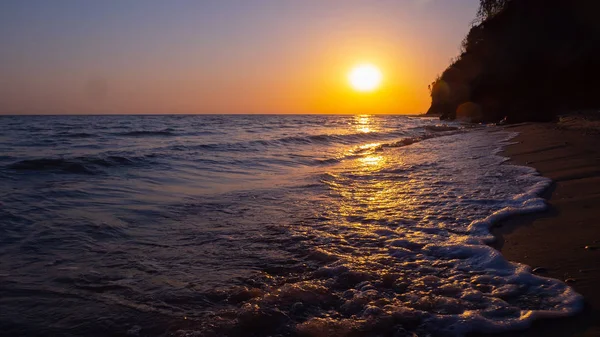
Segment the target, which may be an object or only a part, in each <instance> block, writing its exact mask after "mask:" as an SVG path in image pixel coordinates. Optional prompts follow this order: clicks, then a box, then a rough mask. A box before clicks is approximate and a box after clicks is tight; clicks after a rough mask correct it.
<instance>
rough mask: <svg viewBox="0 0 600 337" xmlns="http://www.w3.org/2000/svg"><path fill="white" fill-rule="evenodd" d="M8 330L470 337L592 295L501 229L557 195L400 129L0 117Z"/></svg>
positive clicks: (381, 123)
mask: <svg viewBox="0 0 600 337" xmlns="http://www.w3.org/2000/svg"><path fill="white" fill-rule="evenodd" d="M0 127H1V129H2V130H3V132H2V134H0V202H1V204H0V331H2V334H6V335H73V336H76V335H98V336H103V335H130V336H164V335H167V336H170V335H175V336H224V335H230V336H296V335H301V336H334V335H335V336H371V335H373V336H375V335H377V336H404V335H406V336H413V334H416V335H418V336H425V335H427V334H429V335H432V336H462V335H464V334H466V333H468V332H471V331H490V332H493V331H501V330H506V329H515V328H522V327H525V326H527V325H528V324H530V323H531V321H532V320H533V319H535V318H537V317H540V316H554V315H568V314H572V313H574V312H576V311H577V310H579V308H580V307H581V298H580V296H579V295H577V294H575V293H574V292H573V291H572V290H571V289H570V288H569V287H567V286H566V285H564V284H563V283H561V282H559V281H556V280H550V279H544V278H539V277H536V276H533V275H531V274H530V273H529V270H528V268H527V267H526V266H522V265H517V264H512V263H509V262H508V261H506V260H504V259H503V258H502V256H501V255H500V254H499V253H498V252H496V251H495V250H493V249H491V248H490V247H488V246H487V245H485V242H487V241H488V240H490V239H491V238H490V235H489V230H488V228H489V226H490V225H491V224H492V223H493V222H494V221H497V220H498V219H500V218H502V217H505V216H508V215H510V214H514V213H517V212H532V211H538V210H541V209H543V208H544V207H545V204H544V201H543V200H542V199H540V198H539V197H538V195H539V193H541V191H543V189H544V188H545V187H547V185H548V184H549V181H548V180H547V179H545V178H543V177H540V176H538V175H537V174H536V173H535V171H534V170H532V169H530V168H526V167H518V166H513V165H508V164H505V163H504V161H505V159H504V158H502V157H499V156H497V155H496V153H497V152H498V150H499V149H500V147H501V146H502V145H503V144H506V143H507V142H508V141H509V139H510V138H511V136H514V135H511V134H509V133H507V132H504V131H501V130H497V129H495V128H493V127H489V128H485V127H480V128H465V127H463V126H461V125H458V124H446V125H441V124H439V121H436V120H432V119H418V118H407V117H401V116H85V117H67V116H62V117H59V116H55V117H0Z"/></svg>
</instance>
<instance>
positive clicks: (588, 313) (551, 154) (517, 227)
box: [493, 123, 600, 337]
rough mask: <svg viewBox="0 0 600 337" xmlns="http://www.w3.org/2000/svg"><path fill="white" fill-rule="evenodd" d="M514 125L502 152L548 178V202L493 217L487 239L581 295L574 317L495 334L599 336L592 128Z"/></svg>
mask: <svg viewBox="0 0 600 337" xmlns="http://www.w3.org/2000/svg"><path fill="white" fill-rule="evenodd" d="M506 128H507V130H510V131H517V132H520V135H519V136H517V138H515V139H514V141H515V142H518V143H517V144H515V145H511V146H508V147H507V148H506V149H505V151H504V155H505V156H508V157H510V158H511V160H512V162H514V163H516V164H520V165H527V166H532V167H534V168H536V169H537V170H538V171H539V172H540V173H541V174H542V175H544V176H546V177H548V178H551V179H552V180H553V181H554V183H553V185H552V187H551V188H550V189H549V190H548V191H546V194H545V196H544V197H546V198H547V199H548V203H549V205H550V207H549V209H548V210H547V211H546V212H544V213H538V214H532V215H524V216H517V217H514V218H511V219H508V220H506V221H504V222H502V223H499V224H498V226H497V227H495V228H494V230H493V232H494V234H495V235H496V236H497V238H498V239H497V242H496V243H495V244H494V246H495V247H496V248H498V249H499V250H500V251H501V252H502V254H503V255H504V256H505V257H506V258H507V259H508V260H511V261H516V262H520V263H525V264H527V265H530V266H532V268H537V267H541V268H544V269H546V271H545V272H540V273H538V274H540V275H544V276H549V277H552V278H556V279H561V280H563V281H567V282H568V283H569V284H570V285H571V286H572V287H573V288H574V289H575V290H576V291H577V292H579V293H580V294H582V295H583V296H584V297H585V300H586V306H585V310H584V311H583V312H582V313H581V314H579V315H578V316H576V317H571V318H565V319H552V320H542V321H538V322H536V323H535V324H534V326H533V327H532V328H531V329H529V330H527V331H523V332H512V333H508V334H500V335H495V336H528V337H529V336H565V337H566V336H585V337H588V336H589V337H591V336H600V135H598V133H597V132H594V130H590V129H581V128H580V129H575V128H572V127H571V126H568V125H567V126H565V125H564V124H563V125H562V126H561V125H559V124H551V123H548V124H526V125H517V126H508V127H506Z"/></svg>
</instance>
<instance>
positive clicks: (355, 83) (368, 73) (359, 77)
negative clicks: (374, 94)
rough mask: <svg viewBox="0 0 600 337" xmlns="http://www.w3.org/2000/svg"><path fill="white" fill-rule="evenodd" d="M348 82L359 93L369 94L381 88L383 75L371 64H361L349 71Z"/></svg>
mask: <svg viewBox="0 0 600 337" xmlns="http://www.w3.org/2000/svg"><path fill="white" fill-rule="evenodd" d="M348 80H349V81H350V85H351V86H352V88H354V90H356V91H360V92H371V91H375V90H377V89H378V88H379V87H380V86H381V81H382V80H383V75H382V74H381V71H380V70H379V68H377V67H376V66H374V65H372V64H361V65H358V66H356V67H354V68H352V70H351V71H350V73H349V74H348Z"/></svg>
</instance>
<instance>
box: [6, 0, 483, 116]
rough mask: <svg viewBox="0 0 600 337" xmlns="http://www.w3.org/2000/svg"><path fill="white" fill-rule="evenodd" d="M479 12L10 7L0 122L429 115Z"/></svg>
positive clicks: (36, 0)
mask: <svg viewBox="0 0 600 337" xmlns="http://www.w3.org/2000/svg"><path fill="white" fill-rule="evenodd" d="M478 3H479V1H478V0H453V1H447V0H443V1H442V0H437V1H436V0H362V1H358V0H337V1H336V0H237V1H233V0H211V1H208V0H172V1H158V0H129V1H123V0H102V1H96V0H94V1H92V0H60V1H47V0H2V1H1V2H0V46H2V48H1V49H0V114H104V113H118V114H130V113H132V114H135V113H148V114H155V113H192V114H193V113H422V112H425V111H426V110H427V108H428V105H429V93H428V90H427V85H428V84H429V83H430V82H431V80H432V79H433V78H435V76H436V74H438V73H440V72H441V71H443V69H444V68H445V67H446V66H447V65H448V63H449V59H450V58H452V57H454V56H456V55H457V54H458V52H459V51H458V49H459V45H460V42H461V40H462V39H463V37H464V36H465V34H466V33H467V31H468V29H469V25H470V22H471V21H472V20H473V18H474V17H475V13H476V11H477V6H478ZM361 62H369V63H373V64H376V65H377V66H378V67H380V68H381V70H382V72H383V74H384V83H383V86H382V88H381V89H380V90H379V91H378V92H376V93H372V94H359V93H356V92H354V91H352V89H351V88H350V87H349V86H348V85H347V83H346V74H347V72H348V71H349V70H350V68H352V66H354V65H356V64H358V63H361Z"/></svg>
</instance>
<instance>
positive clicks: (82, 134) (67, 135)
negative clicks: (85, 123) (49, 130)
mask: <svg viewBox="0 0 600 337" xmlns="http://www.w3.org/2000/svg"><path fill="white" fill-rule="evenodd" d="M57 136H59V137H64V138H93V137H96V135H93V134H91V133H87V132H76V133H69V132H61V133H59V134H57Z"/></svg>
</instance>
